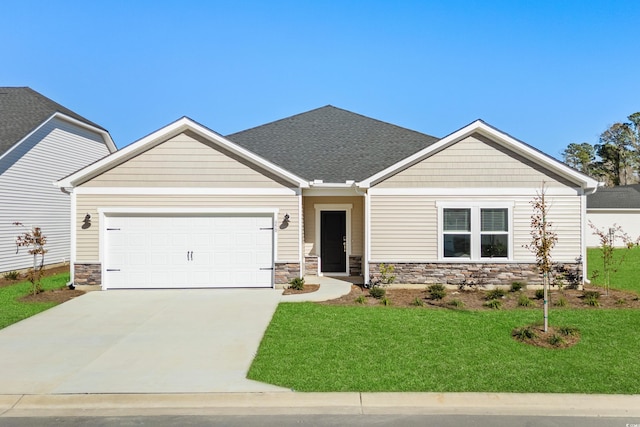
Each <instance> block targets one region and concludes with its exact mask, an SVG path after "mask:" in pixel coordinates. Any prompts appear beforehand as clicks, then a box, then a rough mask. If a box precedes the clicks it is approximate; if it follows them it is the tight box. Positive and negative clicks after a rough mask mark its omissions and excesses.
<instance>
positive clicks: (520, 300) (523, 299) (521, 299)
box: [518, 294, 534, 307]
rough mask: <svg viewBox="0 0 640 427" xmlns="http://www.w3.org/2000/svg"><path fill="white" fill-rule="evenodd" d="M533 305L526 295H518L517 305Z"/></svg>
mask: <svg viewBox="0 0 640 427" xmlns="http://www.w3.org/2000/svg"><path fill="white" fill-rule="evenodd" d="M533 305H534V304H533V301H531V300H530V299H529V297H528V296H526V295H525V294H520V296H519V297H518V306H520V307H532V306H533Z"/></svg>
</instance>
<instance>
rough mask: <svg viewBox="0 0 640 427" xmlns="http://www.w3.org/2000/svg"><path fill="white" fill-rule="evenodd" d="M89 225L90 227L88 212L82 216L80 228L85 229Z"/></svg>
mask: <svg viewBox="0 0 640 427" xmlns="http://www.w3.org/2000/svg"><path fill="white" fill-rule="evenodd" d="M89 227H91V214H89V213H88V214H86V215H85V216H84V220H83V221H82V229H83V230H86V229H87V228H89Z"/></svg>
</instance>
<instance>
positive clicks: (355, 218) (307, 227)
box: [303, 196, 364, 256]
mask: <svg viewBox="0 0 640 427" xmlns="http://www.w3.org/2000/svg"><path fill="white" fill-rule="evenodd" d="M303 203H304V218H305V223H304V245H305V253H304V254H305V256H306V255H320V254H318V253H317V252H316V211H315V205H317V204H321V205H351V245H350V247H351V253H350V254H349V255H356V256H358V255H359V256H362V255H363V253H364V198H363V197H357V196H353V197H339V196H320V197H318V196H311V197H304V199H303Z"/></svg>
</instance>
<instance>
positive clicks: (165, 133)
mask: <svg viewBox="0 0 640 427" xmlns="http://www.w3.org/2000/svg"><path fill="white" fill-rule="evenodd" d="M186 130H190V131H192V132H194V133H196V134H198V135H200V136H202V137H204V138H205V139H207V140H209V141H212V142H214V143H216V144H218V145H220V146H222V147H224V148H225V149H227V150H229V151H231V152H232V153H234V154H237V155H239V156H240V157H242V158H244V159H246V160H249V161H250V162H252V163H254V164H257V165H260V166H262V167H263V168H265V169H267V170H269V171H271V172H273V173H274V174H275V175H278V176H280V177H282V178H284V179H286V180H288V181H291V182H294V183H296V184H297V185H298V186H299V187H300V188H307V187H308V186H309V184H308V182H307V181H305V180H303V179H302V178H300V177H298V176H296V175H294V174H292V173H291V172H288V171H286V170H285V169H282V168H281V167H279V166H276V165H275V164H273V163H271V162H269V161H268V160H265V159H263V158H262V157H260V156H258V155H256V154H254V153H252V152H250V151H249V150H247V149H245V148H243V147H240V146H239V145H237V144H235V143H233V142H231V141H229V140H228V139H226V138H224V137H223V136H221V135H218V134H217V133H215V132H213V131H212V130H210V129H208V128H206V127H204V126H202V125H201V124H199V123H196V122H194V121H193V120H191V119H189V118H188V117H182V118H180V119H178V120H176V121H175V122H173V123H170V124H168V125H167V126H165V127H163V128H161V129H159V130H157V131H155V132H153V133H151V134H149V135H147V136H145V137H144V138H142V139H139V140H138V141H136V142H134V143H132V144H130V145H128V146H126V147H124V148H123V149H121V150H119V151H117V152H115V153H113V154H111V155H110V156H108V157H105V158H104V159H102V160H100V161H98V162H96V163H94V164H92V165H89V166H87V167H86V168H84V169H81V170H79V171H78V172H76V173H74V174H72V175H69V176H68V177H66V178H64V179H62V180H60V181H58V184H57V185H58V186H59V187H73V186H74V185H75V184H77V183H78V182H79V181H82V180H84V179H88V178H90V177H92V176H95V175H98V174H100V173H102V172H104V171H106V170H108V169H110V168H112V167H114V166H116V165H118V164H121V163H123V162H125V161H127V160H128V159H130V158H132V157H134V156H136V155H138V154H140V153H142V152H144V151H146V150H148V149H149V148H151V147H153V146H154V145H155V144H158V143H160V142H162V141H165V140H167V139H169V138H171V137H173V136H175V135H178V134H180V133H182V132H184V131H186Z"/></svg>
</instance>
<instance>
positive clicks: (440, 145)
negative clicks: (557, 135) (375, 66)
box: [357, 120, 601, 189]
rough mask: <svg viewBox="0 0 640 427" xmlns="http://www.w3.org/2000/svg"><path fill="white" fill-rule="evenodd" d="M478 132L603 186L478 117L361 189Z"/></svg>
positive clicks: (561, 171)
mask: <svg viewBox="0 0 640 427" xmlns="http://www.w3.org/2000/svg"><path fill="white" fill-rule="evenodd" d="M476 132H477V133H479V134H481V135H484V136H486V137H488V138H489V139H491V140H492V141H495V142H497V143H499V144H501V145H503V146H505V147H506V148H508V149H510V150H512V151H514V152H516V153H519V154H521V155H523V156H524V157H527V158H529V159H531V160H533V161H535V162H536V163H538V164H540V165H542V166H544V167H546V168H547V169H550V170H552V171H554V172H556V173H558V174H559V175H562V176H564V177H566V178H568V179H569V180H570V181H573V182H576V183H577V184H580V187H581V188H587V189H592V188H597V187H598V186H599V185H601V184H600V183H599V182H598V181H597V180H595V179H593V178H591V177H589V176H587V175H584V174H583V173H581V172H578V171H576V170H574V169H572V168H570V167H569V166H567V165H565V164H563V163H561V162H559V161H557V160H555V159H553V158H551V157H548V156H547V155H546V154H543V153H541V152H539V151H538V150H536V149H534V148H532V147H530V146H528V145H526V144H524V143H523V142H521V141H518V140H517V139H515V138H513V137H511V136H509V135H507V134H506V133H504V132H501V131H499V130H497V129H496V128H494V127H491V126H489V125H487V124H486V123H484V122H483V121H482V120H476V121H475V122H473V123H471V124H469V125H467V126H465V127H463V128H462V129H459V130H457V131H455V132H453V133H451V134H449V135H447V136H445V137H444V138H442V139H441V140H439V141H438V142H436V143H434V144H432V145H430V146H429V147H426V148H424V149H423V150H420V151H418V152H417V153H415V154H413V155H411V156H409V157H407V158H405V159H403V160H401V161H399V162H398V163H396V164H394V165H392V166H390V167H388V168H386V169H384V170H382V171H380V172H378V173H377V174H375V175H373V176H371V177H369V178H367V179H365V180H364V181H361V182H359V183H358V184H357V185H358V186H359V187H361V188H370V187H371V185H373V184H374V183H377V182H378V181H381V180H383V179H385V178H387V177H389V176H391V175H392V174H395V173H397V172H399V171H401V170H402V169H404V168H406V167H408V166H410V165H412V164H414V163H417V162H419V161H421V160H423V159H425V158H427V157H428V156H430V155H432V154H434V153H437V152H438V151H440V150H442V149H444V148H446V147H448V146H449V145H452V144H454V143H456V142H458V141H460V140H462V139H464V138H466V137H468V136H470V135H472V134H474V133H476Z"/></svg>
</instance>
